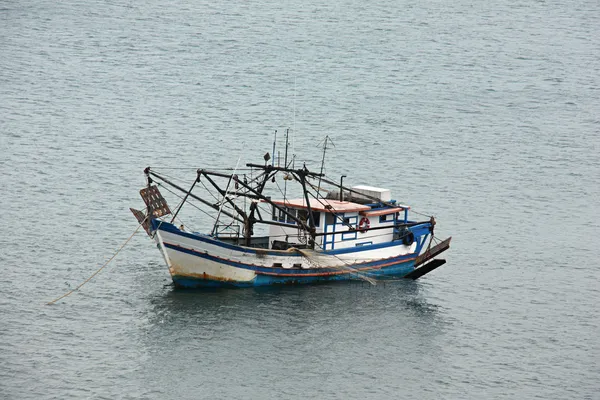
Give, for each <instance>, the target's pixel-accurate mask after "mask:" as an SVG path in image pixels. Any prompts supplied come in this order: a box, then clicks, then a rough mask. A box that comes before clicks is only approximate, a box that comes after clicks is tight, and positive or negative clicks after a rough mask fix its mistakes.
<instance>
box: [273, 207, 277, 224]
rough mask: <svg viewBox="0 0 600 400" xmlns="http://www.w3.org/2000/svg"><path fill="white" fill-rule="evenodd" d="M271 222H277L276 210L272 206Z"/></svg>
mask: <svg viewBox="0 0 600 400" xmlns="http://www.w3.org/2000/svg"><path fill="white" fill-rule="evenodd" d="M273 221H277V209H276V208H275V206H273Z"/></svg>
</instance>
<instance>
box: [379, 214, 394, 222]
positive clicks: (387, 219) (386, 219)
mask: <svg viewBox="0 0 600 400" xmlns="http://www.w3.org/2000/svg"><path fill="white" fill-rule="evenodd" d="M393 221H394V214H386V215H380V216H379V223H380V224H381V223H385V222H393Z"/></svg>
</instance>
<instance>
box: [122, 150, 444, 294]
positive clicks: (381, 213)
mask: <svg viewBox="0 0 600 400" xmlns="http://www.w3.org/2000/svg"><path fill="white" fill-rule="evenodd" d="M286 147H287V146H286ZM264 158H265V164H264V165H260V164H252V163H248V164H246V167H247V168H248V169H249V171H250V179H248V174H247V173H245V172H244V171H248V169H245V170H243V171H242V170H240V172H239V173H237V172H238V171H237V170H234V171H233V173H225V172H219V171H215V170H209V169H203V168H201V169H198V170H196V177H195V179H194V181H193V182H192V184H191V187H190V188H189V189H187V190H186V189H185V188H183V187H181V186H179V185H178V184H177V183H175V182H173V179H170V177H167V176H165V174H164V173H159V172H157V171H155V170H153V169H152V168H150V167H148V168H146V169H145V170H144V172H145V175H146V179H147V186H146V187H145V188H144V189H142V190H141V191H140V194H141V195H142V198H143V199H144V202H145V204H146V212H142V211H138V210H133V209H132V212H134V215H135V216H136V218H137V219H138V221H140V223H143V222H145V226H144V227H145V229H146V232H147V233H148V234H149V235H150V236H151V237H152V238H153V239H154V240H155V241H156V242H157V244H158V247H159V249H160V250H161V253H162V255H163V257H164V259H165V261H166V263H167V265H168V267H169V271H170V273H171V276H172V279H173V281H174V283H175V285H176V286H178V287H202V286H238V287H245V286H260V285H270V284H290V283H312V282H321V281H332V280H351V279H362V280H367V281H369V282H371V283H375V282H376V280H379V279H390V278H398V277H404V278H410V279H417V278H419V277H421V276H423V275H425V274H426V273H428V272H430V271H432V270H433V269H435V268H437V267H439V266H440V265H442V264H444V263H445V260H436V259H434V257H435V256H437V255H438V254H440V253H442V252H443V251H445V250H447V249H448V248H449V245H450V238H448V239H446V240H445V241H443V242H441V243H439V244H438V245H436V246H433V247H431V246H432V241H433V240H434V227H435V224H436V222H435V219H434V218H433V217H430V218H429V219H428V220H424V221H412V220H409V210H410V207H409V206H406V205H402V204H399V203H398V202H396V201H395V200H392V199H391V196H390V191H389V190H387V189H381V188H376V187H371V186H354V187H346V186H344V185H342V183H341V182H340V183H337V182H334V181H333V180H331V179H328V178H327V177H326V176H325V175H324V174H323V173H315V172H311V171H309V170H308V168H306V166H303V167H302V168H290V166H289V165H285V166H276V165H274V163H271V164H269V163H268V160H269V159H270V155H269V154H268V153H267V154H266V155H265V157H264ZM323 158H324V157H323ZM286 161H287V160H286ZM290 164H291V162H290ZM236 168H237V167H236ZM255 173H256V176H255ZM280 174H283V179H284V181H285V183H286V185H287V181H295V182H297V183H298V186H299V191H300V192H301V196H300V197H298V198H293V199H290V198H288V197H287V193H286V192H287V186H286V192H282V194H283V199H281V200H275V199H273V198H272V196H270V195H265V193H266V191H267V187H268V186H276V187H277V188H279V185H278V184H277V176H278V175H280ZM223 179H225V180H226V184H223V183H220V181H221V180H223ZM313 179H314V180H318V185H314V184H313V183H312V182H311V180H313ZM203 182H206V183H207V185H205V184H204V183H203ZM269 182H271V183H274V184H275V185H268V184H269ZM232 184H233V186H234V188H231V185H232ZM322 184H325V185H329V186H330V187H332V189H331V190H325V189H323V188H321V185H322ZM158 186H161V187H164V188H166V189H167V190H169V189H168V188H169V187H170V188H172V189H174V190H176V191H179V192H181V193H182V194H183V196H179V197H180V198H181V202H180V205H179V206H178V207H177V208H176V209H175V211H174V212H171V209H170V208H169V206H168V205H167V202H166V200H165V199H164V198H163V197H162V194H161V193H160V191H159V188H158ZM200 186H201V187H202V188H203V189H202V188H200V189H199V187H200ZM169 191H171V190H169ZM198 191H201V192H202V194H199V193H198ZM322 192H325V195H323V193H322ZM174 194H175V193H174ZM209 196H210V197H209ZM211 197H212V200H215V201H212V200H209V199H210V198H211ZM194 201H197V202H199V203H200V204H201V205H202V206H205V207H207V208H208V209H209V211H210V210H212V211H213V212H217V216H216V217H214V216H213V215H212V214H210V213H209V212H206V211H203V210H202V209H200V210H201V211H203V212H204V213H206V214H209V215H210V216H211V217H212V218H215V223H214V225H213V227H212V228H213V229H211V230H210V233H199V232H189V230H188V229H185V228H184V225H183V224H182V225H181V226H180V227H179V228H178V227H177V226H175V225H174V222H175V220H176V219H178V220H180V218H179V217H180V215H181V214H180V211H181V209H182V207H184V206H185V205H186V204H191V205H193V206H194V207H196V208H199V207H198V206H197V204H193V202H194ZM248 201H249V204H247V203H248ZM261 211H262V213H261ZM168 215H170V216H171V218H170V221H167V218H166V217H167V216H168ZM263 215H264V216H263ZM266 215H268V216H269V217H268V218H266ZM221 216H223V218H227V217H228V218H230V220H231V222H230V223H229V224H228V225H224V228H223V225H219V218H220V217H221ZM257 224H261V225H264V226H265V227H266V228H268V229H269V231H268V234H267V235H257V234H255V226H256V225H257ZM220 227H221V229H219V228H220ZM240 229H241V231H242V232H241V234H240Z"/></svg>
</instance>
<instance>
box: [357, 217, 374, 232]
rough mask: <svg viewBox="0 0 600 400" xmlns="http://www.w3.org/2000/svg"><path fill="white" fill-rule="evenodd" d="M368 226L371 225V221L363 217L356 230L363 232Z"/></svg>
mask: <svg viewBox="0 0 600 400" xmlns="http://www.w3.org/2000/svg"><path fill="white" fill-rule="evenodd" d="M370 227H371V221H369V218H367V217H363V218H362V219H361V220H360V223H359V224H358V231H359V232H362V233H365V232H366V231H367V230H368V229H369V228H370Z"/></svg>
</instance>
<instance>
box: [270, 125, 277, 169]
mask: <svg viewBox="0 0 600 400" xmlns="http://www.w3.org/2000/svg"><path fill="white" fill-rule="evenodd" d="M275 142H277V129H275V137H274V138H273V161H271V167H274V166H275Z"/></svg>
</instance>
